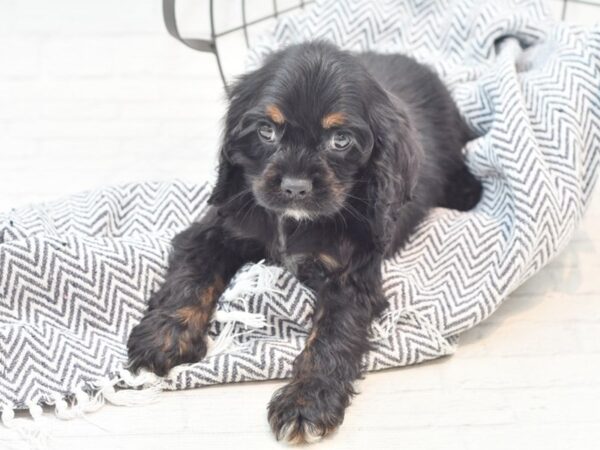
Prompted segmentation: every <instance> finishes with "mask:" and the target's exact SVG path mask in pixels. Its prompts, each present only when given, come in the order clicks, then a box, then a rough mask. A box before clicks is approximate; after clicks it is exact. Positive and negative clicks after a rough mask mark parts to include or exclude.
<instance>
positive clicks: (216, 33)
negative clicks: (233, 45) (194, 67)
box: [163, 0, 314, 89]
mask: <svg viewBox="0 0 600 450" xmlns="http://www.w3.org/2000/svg"><path fill="white" fill-rule="evenodd" d="M313 2H314V0H258V1H257V0H254V1H251V0H225V1H224V0H219V1H214V0H208V1H207V2H205V3H207V5H206V6H207V8H208V14H207V16H206V17H207V18H208V28H209V29H208V33H207V36H206V37H205V38H184V37H182V35H181V33H180V30H179V26H178V21H177V17H176V16H177V14H176V5H175V3H176V0H163V19H164V22H165V25H166V27H167V31H168V32H169V34H171V36H173V37H174V38H175V39H177V40H178V41H180V42H182V43H183V44H185V45H187V46H188V47H191V48H193V49H194V50H198V51H200V52H207V53H212V54H214V55H215V58H216V62H217V67H218V69H219V75H220V76H221V80H222V81H223V85H224V86H225V89H227V86H228V78H229V77H228V76H227V74H230V73H231V72H232V71H231V70H227V69H226V68H225V66H224V58H223V54H222V53H223V52H222V48H221V47H222V43H223V41H224V40H225V39H227V38H229V37H236V36H237V37H238V38H240V37H241V41H242V42H243V44H244V45H245V47H246V49H247V48H249V47H250V45H252V43H253V37H254V36H256V35H257V34H258V32H259V31H260V30H261V29H264V26H265V25H269V24H270V23H272V22H273V21H274V20H277V18H278V17H279V16H281V15H283V14H287V13H290V12H292V11H296V10H299V9H301V8H304V7H305V6H306V5H308V4H310V3H313ZM234 4H237V8H238V10H237V11H234V8H233V7H232V6H235V5H234ZM223 6H227V7H226V8H225V7H223ZM219 13H221V15H220V17H223V13H228V14H229V15H236V16H237V19H238V23H235V21H234V22H233V23H232V22H231V21H230V22H229V23H225V24H224V25H223V24H221V26H219V24H218V19H219ZM235 13H237V14H235ZM261 26H262V27H261ZM238 41H239V39H238Z"/></svg>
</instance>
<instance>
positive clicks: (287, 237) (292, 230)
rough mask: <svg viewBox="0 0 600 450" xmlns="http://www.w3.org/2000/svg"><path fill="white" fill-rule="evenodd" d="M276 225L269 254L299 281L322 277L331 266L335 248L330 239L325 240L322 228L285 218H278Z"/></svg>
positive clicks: (315, 280) (325, 234) (316, 279)
mask: <svg viewBox="0 0 600 450" xmlns="http://www.w3.org/2000/svg"><path fill="white" fill-rule="evenodd" d="M276 228H277V232H276V236H274V239H273V244H272V246H271V257H272V259H274V260H275V261H277V262H279V264H281V265H282V266H284V267H285V268H286V269H287V270H289V271H290V272H291V273H293V274H294V275H295V276H296V277H297V278H298V279H299V280H300V281H303V282H307V283H308V284H309V285H310V284H311V283H310V281H314V282H317V281H318V280H321V279H322V278H323V277H324V276H325V275H326V272H327V270H328V269H332V264H334V263H333V261H334V260H335V256H333V255H335V254H336V251H335V246H334V245H332V241H333V239H331V237H330V239H329V240H327V239H325V237H326V236H327V235H328V233H326V232H325V230H322V229H319V228H314V227H310V226H306V225H301V224H300V225H299V224H297V223H296V222H294V221H289V220H285V219H279V220H278V222H277V227H276Z"/></svg>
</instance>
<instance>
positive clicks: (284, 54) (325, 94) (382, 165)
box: [210, 42, 418, 225]
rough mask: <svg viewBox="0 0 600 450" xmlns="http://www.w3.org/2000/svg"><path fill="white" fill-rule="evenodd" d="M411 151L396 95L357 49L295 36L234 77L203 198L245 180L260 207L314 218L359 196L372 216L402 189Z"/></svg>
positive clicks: (229, 192)
mask: <svg viewBox="0 0 600 450" xmlns="http://www.w3.org/2000/svg"><path fill="white" fill-rule="evenodd" d="M417 150H418V149H417V143H416V140H415V138H414V136H413V132H412V129H411V127H410V126H409V124H408V120H407V117H406V114H405V112H404V111H403V107H402V104H401V103H400V101H399V100H398V99H395V98H392V97H391V96H390V95H389V94H388V93H387V92H386V91H385V90H384V89H383V88H382V87H381V86H380V84H379V83H377V82H376V81H375V80H374V79H373V77H371V75H370V74H369V72H368V71H367V69H366V68H365V67H364V66H363V65H362V63H361V62H360V61H359V60H358V59H357V58H356V57H355V56H353V55H352V54H350V53H348V52H344V51H341V50H339V49H337V48H336V47H334V46H332V45H330V44H326V43H322V42H315V43H306V44H300V45H295V46H291V47H288V48H286V49H285V50H283V51H280V52H278V53H275V54H273V55H271V56H270V57H269V58H268V59H267V61H266V62H265V64H264V65H263V66H262V67H261V68H260V69H258V70H256V71H254V72H251V73H248V74H246V75H244V76H243V77H242V78H241V79H240V80H239V81H238V82H237V83H236V84H235V85H234V86H233V88H232V90H231V95H230V105H229V110H228V114H227V118H226V123H225V135H224V142H223V146H222V151H221V158H220V167H219V176H218V181H217V184H216V187H215V190H214V191H213V195H212V197H211V200H210V201H211V203H212V204H215V205H222V204H224V203H226V202H227V201H228V200H229V199H230V198H232V197H233V196H235V195H236V194H239V193H240V192H241V191H244V190H245V189H250V190H251V192H252V193H253V195H254V197H255V200H256V202H257V203H258V204H259V205H261V206H262V207H264V208H266V209H268V210H271V211H274V212H276V213H277V214H282V215H287V216H291V217H295V218H297V219H306V220H313V219H316V218H319V217H323V216H333V215H335V214H337V213H339V212H340V211H342V210H344V208H345V205H347V203H348V201H349V199H351V198H356V197H361V198H360V200H362V201H363V202H364V203H366V204H368V205H369V211H370V212H371V213H372V215H374V216H377V214H378V213H379V215H381V214H385V213H386V212H389V211H387V210H388V209H389V207H390V205H392V204H394V203H398V202H403V201H405V200H406V199H407V198H408V197H409V196H410V191H411V188H412V186H413V184H414V172H415V170H414V169H415V167H414V165H415V162H416V161H417V158H416V156H417V153H418V151H417ZM362 197H364V198H362ZM373 218H374V219H377V217H373ZM379 219H381V220H384V218H383V217H380V218H379ZM381 225H383V224H381Z"/></svg>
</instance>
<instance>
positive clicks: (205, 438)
mask: <svg viewBox="0 0 600 450" xmlns="http://www.w3.org/2000/svg"><path fill="white" fill-rule="evenodd" d="M0 1H6V3H4V4H2V5H0V13H1V12H5V13H6V14H4V18H6V17H7V14H8V13H10V12H11V11H16V13H15V14H17V13H19V8H20V7H21V5H22V4H24V3H25V2H21V3H17V2H16V1H15V0H0ZM595 1H599V0H595ZM63 3H65V2H64V1H63ZM67 3H68V2H67ZM112 3H114V4H115V5H116V4H118V2H117V3H115V2H114V1H113V2H112ZM74 4H75V3H73V5H74ZM97 4H98V3H97ZM5 5H9V7H8V10H7V11H8V12H7V11H2V8H4V6H5ZM10 5H12V6H10ZM42 5H43V3H42V2H41V3H39V6H40V8H42ZM554 5H555V6H556V9H557V11H559V9H560V4H559V3H558V2H555V3H554ZM155 6H156V5H155ZM569 8H572V9H570V10H569V11H570V12H571V13H572V14H574V16H573V17H570V16H568V18H570V19H572V20H574V21H578V22H583V23H589V21H590V20H592V19H596V20H597V18H598V16H599V15H598V13H597V12H595V13H591V11H592V9H591V8H592V7H589V6H585V5H574V6H569ZM585 8H588V9H585ZM155 9H156V11H155V13H156V14H157V15H158V14H160V10H159V9H157V8H155ZM596 11H597V10H596ZM19 14H20V16H19V17H18V18H19V20H20V21H15V23H16V25H15V26H19V24H22V23H23V20H24V19H22V17H23V16H24V17H26V18H27V17H30V18H31V20H38V21H39V22H40V23H41V24H42V25H44V24H46V23H48V19H47V17H46V16H44V17H42V15H39V17H38V16H33V15H29V16H27V14H26V13H23V12H22V11H21V12H20V13H19ZM19 14H17V15H19ZM2 15H3V14H0V16H2ZM94 17H96V15H94ZM157 17H158V16H157ZM157 17H155V18H154V19H157ZM1 19H2V17H0V21H1ZM154 19H152V20H154ZM9 25H11V26H12V23H11V24H9ZM128 26H129V25H128ZM61 27H62V25H61ZM61 29H62V28H61ZM154 29H155V28H152V30H154ZM24 30H25V31H24V32H27V29H26V28H24ZM57 30H59V27H58V25H57ZM57 30H53V29H48V30H47V33H48V34H49V35H54V34H53V33H55V34H56V35H58V36H60V37H59V38H58V39H59V41H58V42H57V41H51V42H50V44H48V45H50V47H48V48H45V47H44V48H42V50H41V51H43V52H46V51H48V52H51V53H52V52H54V56H57V55H58V57H59V61H60V57H61V55H62V56H64V55H66V54H72V53H73V51H77V50H81V51H85V50H87V48H88V47H89V46H90V45H91V44H93V48H94V49H96V50H97V49H100V50H102V49H104V50H105V51H106V53H105V55H104V56H105V57H107V58H108V57H110V58H112V57H113V55H114V54H113V53H111V52H113V50H114V51H116V47H118V46H119V45H121V44H120V43H124V44H123V46H124V49H121V50H120V51H121V54H122V55H123V54H124V55H127V53H126V52H127V51H128V50H127V47H128V46H133V49H134V50H135V54H136V58H134V59H133V60H131V61H130V60H129V59H128V58H127V57H126V56H125V57H121V59H120V60H118V61H117V63H118V64H117V66H118V71H117V72H114V73H112V72H111V73H110V74H104V73H103V71H104V70H105V69H104V66H98V65H97V63H96V62H95V60H93V61H83V62H82V61H75V63H74V64H75V65H74V66H69V67H67V68H65V67H64V65H60V66H59V67H58V68H56V67H54V68H53V67H52V65H51V66H50V68H49V69H47V70H46V69H45V68H44V70H43V71H42V72H43V74H42V75H40V76H39V77H38V76H37V75H35V74H34V73H33V71H34V70H37V69H35V68H31V67H29V65H27V64H23V65H21V66H17V67H16V68H15V66H11V67H10V68H8V69H7V67H8V66H5V67H4V68H0V81H2V82H1V83H0V100H1V101H0V143H1V144H2V145H0V148H1V149H2V150H1V152H0V156H1V159H0V162H1V163H2V168H0V169H1V172H0V193H1V194H2V195H0V209H4V208H7V207H12V206H18V205H21V204H23V203H25V202H28V201H39V200H45V199H48V198H51V197H55V196H56V195H59V194H65V193H68V192H72V191H75V190H80V189H83V188H90V187H95V186H97V185H100V184H105V183H115V182H124V181H131V180H138V179H149V178H170V177H173V176H178V177H183V178H189V179H203V178H205V177H206V176H208V175H210V174H211V173H212V167H213V165H212V161H213V155H214V153H215V148H216V141H217V136H218V132H219V121H218V119H219V117H220V116H221V114H222V113H223V108H222V104H221V103H217V98H218V92H219V84H218V83H219V81H218V78H217V75H216V72H215V70H214V62H213V60H212V59H211V58H210V57H206V58H205V57H203V56H198V55H196V54H195V53H193V52H191V51H187V50H185V49H183V47H181V46H180V45H178V44H176V43H175V42H171V41H170V40H166V41H165V40H164V36H163V31H162V30H161V29H160V28H159V27H156V30H157V31H156V32H154V31H153V32H151V33H150V32H149V31H147V30H140V36H145V37H143V38H141V37H135V38H131V39H130V38H128V36H126V35H122V34H120V33H121V31H120V30H116V31H115V36H113V37H106V38H102V40H101V41H100V42H95V41H94V42H90V41H89V39H92V40H97V39H99V38H97V37H94V31H93V30H92V31H89V30H84V32H85V33H88V31H89V33H91V34H90V35H91V36H92V37H91V38H90V37H86V38H85V39H88V41H85V42H84V43H83V44H81V45H82V47H81V48H80V49H78V48H77V47H75V48H73V47H71V45H75V46H76V45H77V44H76V43H72V42H71V41H73V40H72V39H70V38H69V35H68V34H66V35H65V36H62V35H61V34H60V33H59V31H57ZM144 33H146V34H144ZM148 33H149V34H148ZM1 34H2V33H1V32H0V35H1ZM42 37H43V38H44V39H45V35H44V36H42ZM10 39H13V38H10ZM61 39H62V41H60V40H61ZM150 41H151V42H154V43H155V44H156V46H157V47H158V50H157V51H158V52H159V53H160V52H162V53H161V54H162V55H167V54H168V55H175V56H173V59H172V60H171V61H169V64H165V66H164V67H156V64H155V63H154V60H153V58H156V57H157V56H156V55H154V54H151V53H149V52H148V50H144V51H146V53H143V54H142V55H141V56H140V51H142V50H143V49H144V48H145V47H146V46H147V44H148V42H150ZM5 43H6V42H5ZM136 43H137V44H136ZM24 45H25V44H24ZM26 45H29V44H26ZM32 45H33V44H32ZM65 45H67V46H66V47H64V46H65ZM136 45H137V46H136ZM4 47H6V46H4ZM63 47H64V48H63ZM63 53H64V55H63ZM9 56H10V55H9ZM98 57H99V58H101V57H102V55H100V56H98ZM63 62H64V60H63ZM32 64H33V63H32ZM44 64H45V63H44ZM190 64H191V66H189V67H188V65H190ZM44 67H46V66H44ZM183 68H188V72H185V73H183V74H181V75H177V78H176V79H172V78H169V77H171V75H168V76H167V75H165V73H167V72H169V74H171V73H174V72H177V71H179V70H180V69H183ZM113 69H114V68H113ZM113 69H111V70H113ZM3 70H5V71H6V70H12V71H13V72H10V73H8V75H6V76H5V77H4V78H3V72H2V71H3ZM57 70H58V71H61V70H64V71H68V70H73V71H76V70H79V75H78V78H77V79H74V78H73V77H71V75H70V74H69V73H56V71H57ZM114 70H117V69H114ZM15 71H16V72H15ZM30 71H31V73H30ZM199 74H200V75H201V78H198V76H199ZM161 77H162V78H161ZM165 77H167V79H164V78H165ZM140 79H141V81H140ZM31 87H33V90H32V89H31ZM71 91H72V92H71ZM63 97H64V98H63ZM8 101H10V102H11V103H10V104H9V103H7V102H8ZM7 105H8V106H7ZM207 105H211V107H210V108H209V107H207ZM212 105H218V107H214V106H212ZM15 106H16V107H15ZM40 106H42V107H41V108H40ZM115 108H116V109H115ZM149 129H153V130H155V131H156V133H155V134H154V135H151V136H150V137H148V130H149ZM107 135H109V136H111V137H110V138H107V137H106V136H107ZM147 149H151V150H147ZM131 167H135V170H132V169H131ZM597 191H598V190H597ZM599 224H600V193H598V195H596V197H595V199H594V201H593V204H592V206H591V208H590V210H589V211H588V214H587V217H586V219H585V221H584V222H583V223H582V226H581V227H580V229H579V230H578V232H577V233H576V236H575V238H574V239H573V241H572V242H571V244H570V245H569V246H568V248H567V249H566V250H565V251H564V252H563V253H562V254H561V255H560V256H559V257H557V258H556V259H555V260H554V261H553V262H552V263H551V264H550V265H548V266H547V267H546V268H545V269H543V270H542V271H541V272H540V273H539V274H538V275H537V276H535V277H534V278H532V279H531V280H530V281H529V282H527V283H526V284H525V285H524V286H522V287H521V288H520V289H519V290H517V291H516V292H515V293H514V295H512V297H511V298H510V299H508V300H507V301H506V303H505V304H504V305H503V306H502V307H501V308H500V310H499V311H498V312H497V313H496V314H494V315H493V316H492V317H491V318H490V319H489V320H488V321H486V322H485V323H483V324H481V325H480V326H478V327H477V328H475V329H474V330H472V331H470V332H468V333H465V334H464V335H463V336H462V340H461V345H460V346H459V349H458V352H457V354H456V355H455V356H453V357H450V358H446V359H443V360H439V361H436V362H432V363H428V364H423V365H420V366H417V367H409V368H403V369H398V370H388V371H385V372H380V373H372V374H369V375H368V376H367V377H366V379H365V380H364V381H362V382H361V383H360V386H359V389H360V391H361V394H360V395H359V396H358V397H356V399H355V400H354V402H353V404H352V406H351V407H350V408H349V410H348V412H347V416H346V420H345V423H344V425H343V426H342V428H341V429H340V431H339V432H338V433H337V434H336V435H334V436H333V437H332V438H330V439H327V440H326V441H324V442H322V443H320V444H318V445H316V446H315V448H324V449H325V448H354V449H364V448H370V449H372V450H379V449H396V448H403V449H409V450H417V449H418V450H426V449H434V448H435V449H444V450H452V449H465V450H481V449H486V450H493V449H528V450H529V449H532V450H533V449H544V450H549V449H560V450H564V449H577V450H588V449H590V450H591V449H596V448H599V444H598V442H600V281H599V279H600V226H599ZM596 277H598V278H596ZM280 385H281V383H280V382H264V383H246V384H239V385H226V386H216V387H211V388H205V389H199V390H194V391H188V392H172V393H163V394H161V396H160V398H159V401H158V402H157V403H154V404H151V405H146V406H142V407H128V408H124V407H116V406H110V405H109V406H106V407H104V408H103V409H101V410H100V411H98V412H97V413H94V414H91V415H88V416H86V417H85V418H84V419H76V420H73V421H60V420H58V419H55V418H54V417H53V416H52V414H51V412H50V411H48V413H47V414H45V415H44V417H43V424H44V426H45V427H46V429H47V430H48V432H49V433H50V435H51V440H50V444H51V448H53V449H61V450H70V449H124V450H130V449H138V448H139V449H163V448H174V449H181V450H184V449H188V448H189V449H204V448H225V449H231V448H243V449H261V450H262V449H269V448H281V446H280V445H279V444H277V443H276V442H275V441H274V439H273V438H272V436H271V433H270V431H269V429H268V425H267V422H266V409H265V408H266V405H267V402H268V401H269V398H270V396H271V393H272V392H273V391H274V390H275V389H276V388H277V387H278V386H280ZM12 448H15V449H17V448H24V447H23V443H22V441H21V440H20V439H19V438H18V436H16V435H15V434H14V433H12V432H10V431H8V430H6V429H5V428H3V427H2V426H0V449H1V450H4V449H12Z"/></svg>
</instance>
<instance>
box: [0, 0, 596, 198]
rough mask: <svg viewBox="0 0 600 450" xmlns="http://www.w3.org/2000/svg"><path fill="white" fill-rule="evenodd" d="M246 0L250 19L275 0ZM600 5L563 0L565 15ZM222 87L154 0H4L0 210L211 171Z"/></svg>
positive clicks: (194, 8) (193, 6) (188, 18)
mask: <svg viewBox="0 0 600 450" xmlns="http://www.w3.org/2000/svg"><path fill="white" fill-rule="evenodd" d="M281 1H283V0H281ZM594 1H598V2H600V0H594ZM179 3H180V4H181V5H179V8H178V9H179V12H180V16H181V18H182V20H183V24H182V29H183V30H184V31H186V32H188V34H190V33H191V32H198V31H200V32H202V31H206V26H207V16H206V11H207V9H206V8H207V5H206V0H204V1H203V0H185V2H183V1H182V0H180V1H179ZM215 3H216V4H217V5H218V7H219V8H220V10H219V12H218V21H217V22H218V24H219V26H226V25H227V26H229V25H231V24H232V22H233V23H235V21H236V20H239V8H238V1H237V0H218V1H216V2H215ZM283 3H284V4H286V3H290V2H289V1H283ZM248 5H249V10H250V15H251V17H250V18H255V17H254V16H260V15H261V14H262V11H266V9H265V8H268V7H270V5H272V1H271V0H248ZM553 5H554V6H555V10H556V11H557V13H558V12H559V11H560V3H559V2H556V1H555V2H554V3H553ZM599 12H600V8H596V7H592V6H586V5H570V6H569V9H568V19H569V20H571V21H577V22H587V23H589V22H590V21H592V20H598V19H599V18H600V14H599ZM233 59H234V60H236V59H237V60H238V61H241V60H242V59H243V56H242V55H241V54H240V55H239V56H237V57H236V58H233ZM222 98H223V96H222V86H221V82H220V79H219V77H218V73H217V69H216V65H215V62H214V58H213V56H212V55H208V54H201V53H198V52H195V51H193V50H190V49H188V48H186V47H184V46H183V45H182V44H180V43H178V42H176V41H175V40H174V39H172V38H171V37H170V36H168V35H167V33H166V31H165V29H164V26H163V23H162V11H161V1H160V0H0V210H3V209H5V208H8V207H12V206H18V205H21V204H23V203H25V202H29V201H39V200H44V199H48V198H53V197H56V196H58V195H62V194H67V193H70V192H74V191H79V190H82V189H87V188H92V187H96V186H99V185H103V184H110V183H121V182H127V181H133V180H143V179H167V178H173V177H180V178H186V179H191V180H202V179H206V178H207V177H209V176H211V175H212V174H213V171H214V169H213V167H214V156H215V153H216V149H217V145H218V144H217V143H218V136H219V132H220V118H221V116H222V114H223V113H224V105H223V102H222Z"/></svg>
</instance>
